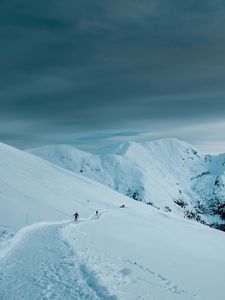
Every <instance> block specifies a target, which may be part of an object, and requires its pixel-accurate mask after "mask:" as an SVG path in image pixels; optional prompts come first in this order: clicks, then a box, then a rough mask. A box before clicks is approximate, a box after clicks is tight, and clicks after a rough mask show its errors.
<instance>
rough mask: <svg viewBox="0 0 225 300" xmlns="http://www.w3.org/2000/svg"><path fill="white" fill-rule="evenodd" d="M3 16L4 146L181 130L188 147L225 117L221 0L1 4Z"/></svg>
mask: <svg viewBox="0 0 225 300" xmlns="http://www.w3.org/2000/svg"><path fill="white" fill-rule="evenodd" d="M0 10H1V16H2V17H1V18H0V41H1V47H0V65H1V68H0V76H1V77H0V78H1V80H0V106H1V109H0V138H1V140H2V141H4V142H8V143H11V144H13V145H17V146H19V147H29V146H34V145H39V144H45V143H57V142H65V143H78V142H79V137H80V136H82V135H83V136H87V137H88V136H89V137H90V139H91V136H92V135H93V136H98V135H99V134H100V135H101V134H102V133H104V136H105V134H107V132H108V134H109V135H108V136H109V137H111V136H112V132H114V135H115V136H116V135H120V134H121V132H124V135H126V132H127V131H133V132H134V135H135V136H136V132H146V131H147V132H149V134H150V135H153V136H156V137H161V136H164V133H163V132H165V131H166V132H167V135H169V136H176V135H177V127H178V126H179V127H180V128H184V130H183V138H184V139H185V138H186V137H187V139H188V140H189V141H190V142H191V141H192V140H193V141H195V140H197V139H198V136H199V139H200V138H201V134H200V135H199V133H196V132H198V130H193V128H194V127H195V126H196V128H199V126H201V124H206V125H207V124H212V123H213V122H215V121H216V122H219V121H220V120H222V119H223V115H224V111H225V101H224V95H225V90H224V86H225V85H224V79H225V57H224V52H225V39H224V36H225V21H224V20H225V4H224V1H222V0H215V1H209V0H208V1H207V0H204V1H203V0H199V1H192V0H191V1H183V2H182V1H178V0H157V1H156V0H152V1H147V0H140V1H134V0H129V1H128V0H123V1H121V0H120V1H119V0H115V1H109V0H105V1H102V0H95V1H90V0H89V1H81V0H77V1H73V0H64V1H59V0H54V1H53V0H49V1H44V0H40V1H36V2H31V1H28V0H20V1H17V0H8V1H6V0H5V1H2V4H1V8H0ZM206 125H205V127H204V128H205V129H204V128H203V132H205V136H206V140H205V141H204V142H207V138H208V139H209V137H207V126H206ZM190 126H192V130H190V131H189V132H188V133H187V130H186V129H185V128H190ZM156 132H157V134H156ZM223 132H224V130H220V132H219V134H218V132H217V136H218V140H217V142H218V141H220V140H221V139H222V138H223ZM180 135H182V133H180ZM86 140H87V141H86V144H87V145H88V138H87V139H86ZM92 140H93V139H92ZM96 143H97V139H96ZM224 150H225V147H224Z"/></svg>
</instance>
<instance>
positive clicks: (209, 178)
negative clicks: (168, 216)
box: [29, 139, 225, 225]
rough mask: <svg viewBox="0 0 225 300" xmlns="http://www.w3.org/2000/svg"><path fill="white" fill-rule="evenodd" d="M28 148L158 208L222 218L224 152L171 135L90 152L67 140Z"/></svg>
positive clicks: (204, 219) (206, 219)
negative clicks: (214, 153) (209, 150)
mask: <svg viewBox="0 0 225 300" xmlns="http://www.w3.org/2000/svg"><path fill="white" fill-rule="evenodd" d="M29 152H31V153H33V154H35V155H37V156H40V157H42V158H44V159H46V160H49V161H51V162H53V163H54V164H56V165H59V166H61V167H64V168H66V169H68V170H71V171H74V172H77V173H80V174H82V175H84V176H86V177H89V178H91V179H94V180H96V181H99V182H101V183H103V184H105V185H108V186H109V187H111V188H113V189H115V190H117V191H119V192H121V193H122V194H125V195H127V196H129V197H131V198H133V199H135V200H139V201H144V202H146V203H148V204H150V205H153V206H155V207H158V208H160V209H163V210H166V211H171V210H172V211H175V212H180V213H182V214H184V215H185V216H186V217H188V218H194V219H196V220H197V221H200V222H207V223H209V224H210V223H214V225H215V223H216V222H219V223H221V222H222V220H221V216H223V217H224V218H225V211H224V210H220V207H221V205H223V204H224V203H225V200H224V194H225V154H221V155H218V156H212V155H204V154H201V153H199V152H198V151H197V150H195V149H194V148H193V147H192V146H190V145H189V144H187V143H185V142H182V141H179V140H177V139H163V140H156V141H151V142H142V143H136V142H126V143H121V144H119V145H115V146H111V147H108V148H105V149H100V150H99V151H98V153H97V154H95V155H94V154H90V153H86V152H84V151H81V150H78V149H76V148H74V147H72V146H68V145H56V146H46V147H42V148H37V149H31V150H29Z"/></svg>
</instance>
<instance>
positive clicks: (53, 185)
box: [0, 144, 225, 300]
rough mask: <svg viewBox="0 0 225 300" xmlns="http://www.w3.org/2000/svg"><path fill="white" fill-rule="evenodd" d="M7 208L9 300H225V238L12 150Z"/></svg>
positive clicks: (1, 174)
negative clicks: (11, 231) (76, 215)
mask: <svg viewBox="0 0 225 300" xmlns="http://www.w3.org/2000/svg"><path fill="white" fill-rule="evenodd" d="M0 204H1V210H0V225H2V228H3V227H4V228H7V227H11V228H12V227H13V228H15V229H19V228H21V229H20V230H19V231H18V232H17V234H16V235H15V236H14V237H13V238H11V239H9V240H8V241H5V242H4V243H3V244H1V243H0V245H1V248H0V299H1V300H11V299H12V300H14V299H15V300H18V299H25V300H30V299H34V300H36V299H37V300H40V299H66V300H67V299H68V300H70V299H71V300H72V299H75V300H79V299H83V300H86V299H90V300H92V299H93V300H95V299H103V300H104V299H105V300H107V299H113V300H116V299H121V300H133V299H135V300H136V299H142V300H143V299H144V300H154V299H155V300H191V299H199V300H201V299H202V300H214V299H215V300H223V299H224V288H223V285H224V278H225V256H224V253H225V235H224V232H222V231H218V230H214V229H211V228H209V227H207V226H204V225H201V224H199V223H196V222H194V221H189V220H186V219H183V218H182V217H179V216H177V215H175V214H173V213H166V212H160V211H159V210H157V209H155V208H153V207H152V206H148V205H146V204H144V203H140V202H137V201H132V200H131V199H129V198H128V197H126V196H123V195H121V194H119V193H117V192H115V191H114V190H111V189H110V188H108V187H106V186H103V185H101V184H99V183H96V182H94V181H92V180H90V179H87V178H84V177H82V176H79V175H77V174H74V173H72V172H69V171H66V170H64V169H61V168H59V167H56V166H54V165H53V164H51V163H49V162H47V161H45V160H42V159H40V158H37V157H35V156H33V155H31V154H28V153H25V152H23V151H19V150H17V149H14V148H12V147H9V146H6V145H4V144H1V145H0ZM122 204H124V205H125V207H124V208H120V207H119V206H120V205H122ZM95 210H99V214H98V215H97V216H96V215H95ZM75 211H78V212H79V215H80V217H79V219H78V221H77V222H73V221H72V214H73V213H74V212H75ZM26 222H27V223H29V224H31V223H35V224H32V225H28V226H25V227H24V225H25V223H26ZM36 222H39V223H36ZM0 242H1V238H0Z"/></svg>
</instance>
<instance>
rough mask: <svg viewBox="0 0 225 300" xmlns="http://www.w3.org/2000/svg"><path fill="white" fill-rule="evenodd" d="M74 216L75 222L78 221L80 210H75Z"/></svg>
mask: <svg viewBox="0 0 225 300" xmlns="http://www.w3.org/2000/svg"><path fill="white" fill-rule="evenodd" d="M73 218H74V222H76V221H77V220H78V218H79V214H78V212H75V214H74V215H73Z"/></svg>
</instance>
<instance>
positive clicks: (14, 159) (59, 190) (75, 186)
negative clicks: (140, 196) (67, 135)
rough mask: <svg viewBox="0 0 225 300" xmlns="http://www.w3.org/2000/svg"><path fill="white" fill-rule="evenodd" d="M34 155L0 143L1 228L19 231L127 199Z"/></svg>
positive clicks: (88, 212) (106, 207) (116, 204)
mask: <svg viewBox="0 0 225 300" xmlns="http://www.w3.org/2000/svg"><path fill="white" fill-rule="evenodd" d="M121 196H122V195H120V194H119V193H117V192H115V191H113V190H111V189H109V188H108V187H106V186H104V185H101V184H99V183H97V182H94V181H92V180H90V179H88V178H85V177H83V176H80V175H77V174H74V173H71V172H69V171H67V170H65V169H62V168H59V167H57V166H55V165H53V164H51V163H49V162H47V161H45V160H43V159H40V158H38V157H36V156H34V155H31V154H28V153H26V152H23V151H20V150H17V149H15V148H13V147H10V146H7V145H4V144H0V206H1V209H0V225H4V226H9V227H15V228H19V227H21V226H24V225H26V223H28V224H31V223H34V222H37V221H44V220H61V219H65V218H71V217H72V215H73V213H74V211H76V210H78V211H80V210H82V214H83V216H89V215H90V214H92V213H93V212H94V211H95V210H96V209H109V208H114V207H115V206H116V207H118V206H119V205H120V204H121V201H123V202H127V201H128V202H129V199H128V198H126V197H123V196H122V197H121Z"/></svg>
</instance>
